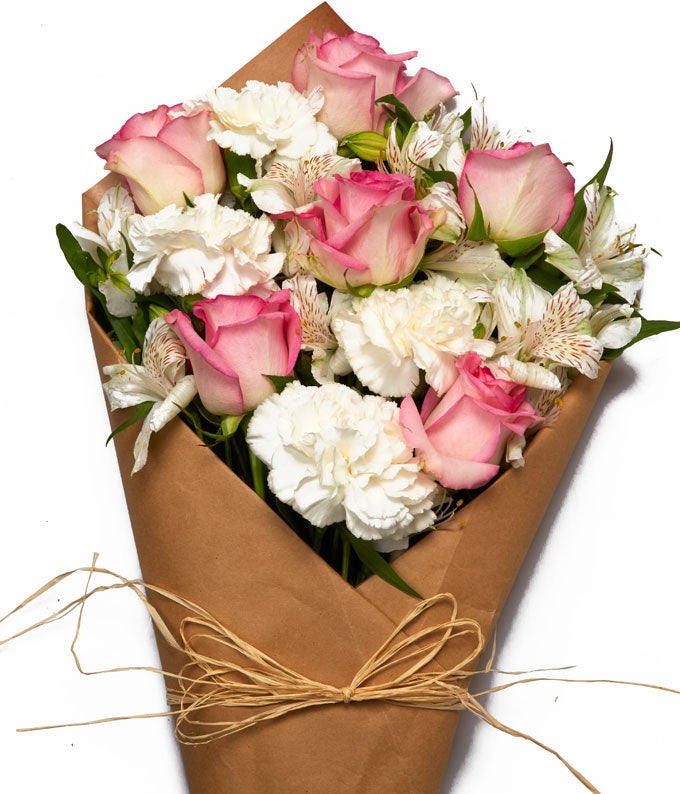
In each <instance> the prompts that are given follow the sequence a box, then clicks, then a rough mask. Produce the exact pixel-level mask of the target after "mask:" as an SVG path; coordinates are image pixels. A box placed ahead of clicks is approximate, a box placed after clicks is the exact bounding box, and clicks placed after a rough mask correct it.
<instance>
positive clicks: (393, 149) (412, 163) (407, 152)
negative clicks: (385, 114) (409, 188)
mask: <svg viewBox="0 0 680 794" xmlns="http://www.w3.org/2000/svg"><path fill="white" fill-rule="evenodd" d="M443 143H444V136H443V135H441V134H440V133H439V132H436V131H435V130H432V129H430V127H429V126H428V125H427V124H426V123H425V122H424V121H418V122H416V123H415V124H412V125H411V129H410V130H409V131H408V132H407V133H406V137H405V138H404V142H403V143H402V145H401V146H399V143H398V142H397V125H396V124H393V125H392V126H391V127H390V132H389V135H388V136H387V147H386V149H385V157H386V159H387V164H388V165H389V170H390V171H391V172H392V173H393V174H406V176H410V177H411V179H413V180H414V181H415V180H417V179H418V176H419V175H420V173H421V170H420V168H419V167H418V166H420V165H423V166H428V165H429V163H430V161H431V160H432V158H433V157H434V156H435V155H436V154H437V152H439V150H440V149H441V148H442V145H443ZM380 165H381V166H382V169H384V165H383V164H382V161H381V163H380Z"/></svg>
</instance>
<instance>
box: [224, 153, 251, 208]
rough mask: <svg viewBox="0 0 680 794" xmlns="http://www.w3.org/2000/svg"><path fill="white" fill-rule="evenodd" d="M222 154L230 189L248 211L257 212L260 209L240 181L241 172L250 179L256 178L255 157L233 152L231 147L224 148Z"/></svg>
mask: <svg viewBox="0 0 680 794" xmlns="http://www.w3.org/2000/svg"><path fill="white" fill-rule="evenodd" d="M222 154H223V156H224V162H225V165H226V167H227V180H228V182H229V190H230V191H231V193H232V194H233V195H234V197H235V198H236V201H237V202H238V203H239V205H240V206H241V207H242V208H243V209H244V210H246V212H250V214H251V215H255V214H257V213H258V209H257V207H256V206H255V203H254V202H253V200H252V198H251V196H250V194H249V193H248V190H247V189H246V188H245V187H243V185H242V184H240V182H239V181H238V175H239V174H243V176H246V177H248V178H249V179H255V178H256V177H257V169H256V165H255V160H254V158H252V157H251V156H250V155H249V154H236V152H232V151H231V149H223V150H222Z"/></svg>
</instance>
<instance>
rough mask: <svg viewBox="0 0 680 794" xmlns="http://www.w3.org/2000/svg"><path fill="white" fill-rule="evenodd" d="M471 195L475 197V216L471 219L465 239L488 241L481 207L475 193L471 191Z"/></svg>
mask: <svg viewBox="0 0 680 794" xmlns="http://www.w3.org/2000/svg"><path fill="white" fill-rule="evenodd" d="M472 195H473V196H474V197H475V214H474V217H473V219H472V223H471V224H470V227H469V228H468V233H467V238H468V240H474V241H478V240H488V239H489V234H488V232H487V230H486V227H485V226H484V215H483V214H482V206H481V204H480V203H479V199H478V198H477V194H476V193H475V191H474V190H473V191H472Z"/></svg>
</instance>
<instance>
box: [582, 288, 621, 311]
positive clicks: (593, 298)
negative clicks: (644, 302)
mask: <svg viewBox="0 0 680 794" xmlns="http://www.w3.org/2000/svg"><path fill="white" fill-rule="evenodd" d="M582 297H583V298H585V299H586V300H587V301H588V303H590V304H592V305H593V306H598V305H599V304H600V303H602V302H603V301H605V300H606V301H607V303H625V302H626V300H625V298H622V297H621V295H619V293H618V292H617V291H616V287H614V286H612V285H611V284H603V285H602V286H601V287H600V288H599V289H591V290H590V292H586V293H584V294H583V296H582Z"/></svg>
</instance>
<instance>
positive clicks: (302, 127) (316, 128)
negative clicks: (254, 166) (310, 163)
mask: <svg viewBox="0 0 680 794" xmlns="http://www.w3.org/2000/svg"><path fill="white" fill-rule="evenodd" d="M322 106H323V94H322V92H321V90H320V89H315V90H314V91H311V92H310V93H309V95H308V96H304V95H303V94H301V93H300V92H299V91H296V90H295V88H293V86H292V85H291V84H290V83H284V82H279V83H277V84H276V85H270V84H268V83H261V82H259V81H257V80H248V82H247V83H246V84H245V87H244V88H242V89H241V90H240V91H235V90H234V89H233V88H226V87H224V86H220V87H218V88H216V89H214V90H212V91H210V92H208V93H207V94H206V95H204V96H203V97H200V98H198V99H196V100H192V101H190V102H187V103H185V105H184V112H185V113H187V114H191V113H194V112H197V111H200V110H203V109H204V108H209V109H210V110H211V111H212V114H213V118H212V119H211V121H210V131H209V133H208V138H209V139H210V140H214V141H216V142H217V144H218V145H219V146H220V147H222V148H223V149H231V150H232V151H234V152H236V154H241V155H250V156H251V157H253V158H254V159H255V160H257V161H261V160H262V159H263V158H264V157H266V156H267V155H270V154H272V153H274V152H276V154H277V156H278V157H280V158H290V159H291V160H297V159H300V158H303V157H310V156H312V155H314V154H335V152H336V151H337V148H338V142H337V139H336V138H334V137H333V136H332V135H331V134H330V132H329V131H328V127H326V125H325V124H322V123H321V122H319V121H317V120H316V118H315V116H316V114H317V113H318V112H319V111H320V110H321V107H322Z"/></svg>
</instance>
